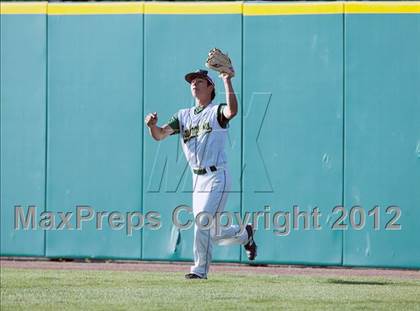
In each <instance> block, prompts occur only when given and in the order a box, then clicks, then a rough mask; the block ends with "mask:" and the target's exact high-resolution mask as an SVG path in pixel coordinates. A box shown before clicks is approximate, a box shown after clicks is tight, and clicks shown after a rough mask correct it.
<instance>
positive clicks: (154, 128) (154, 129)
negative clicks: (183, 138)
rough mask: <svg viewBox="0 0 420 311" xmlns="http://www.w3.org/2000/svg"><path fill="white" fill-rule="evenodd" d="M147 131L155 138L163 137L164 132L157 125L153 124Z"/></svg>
mask: <svg viewBox="0 0 420 311" xmlns="http://www.w3.org/2000/svg"><path fill="white" fill-rule="evenodd" d="M149 132H150V135H151V136H152V137H153V138H154V139H155V140H161V139H163V138H164V137H165V133H164V131H163V128H161V127H159V126H157V125H153V126H151V127H149Z"/></svg>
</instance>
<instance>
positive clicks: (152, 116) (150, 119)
mask: <svg viewBox="0 0 420 311" xmlns="http://www.w3.org/2000/svg"><path fill="white" fill-rule="evenodd" d="M157 121H158V116H157V113H156V112H153V113H149V114H147V116H146V118H145V119H144V122H146V125H147V126H148V127H152V126H155V125H156V124H157Z"/></svg>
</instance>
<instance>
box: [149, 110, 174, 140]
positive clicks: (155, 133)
mask: <svg viewBox="0 0 420 311" xmlns="http://www.w3.org/2000/svg"><path fill="white" fill-rule="evenodd" d="M157 121H158V116H157V113H156V112H153V113H149V114H148V115H147V116H146V118H145V120H144V122H145V123H146V125H147V127H148V128H149V133H150V135H151V136H152V137H153V139H155V140H162V139H165V138H166V137H168V136H169V135H171V134H172V133H173V132H174V130H173V129H172V128H171V127H170V126H169V125H168V124H164V125H163V126H162V127H159V126H158V125H157Z"/></svg>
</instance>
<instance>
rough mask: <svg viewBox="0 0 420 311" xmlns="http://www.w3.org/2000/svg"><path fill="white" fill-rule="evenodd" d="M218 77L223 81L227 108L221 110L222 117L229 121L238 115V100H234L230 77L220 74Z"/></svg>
mask: <svg viewBox="0 0 420 311" xmlns="http://www.w3.org/2000/svg"><path fill="white" fill-rule="evenodd" d="M220 77H221V78H222V80H223V84H224V86H225V92H226V103H227V106H226V108H225V109H223V115H224V116H225V117H226V119H228V120H230V119H232V118H233V117H234V116H236V114H237V113H238V100H237V99H236V95H235V91H234V90H233V86H232V81H231V79H232V77H231V76H230V75H229V74H227V73H222V74H221V75H220Z"/></svg>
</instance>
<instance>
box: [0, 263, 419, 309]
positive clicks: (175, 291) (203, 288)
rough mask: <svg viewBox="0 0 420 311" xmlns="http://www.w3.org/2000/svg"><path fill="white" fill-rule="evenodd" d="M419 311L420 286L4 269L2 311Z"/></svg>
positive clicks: (227, 275)
mask: <svg viewBox="0 0 420 311" xmlns="http://www.w3.org/2000/svg"><path fill="white" fill-rule="evenodd" d="M19 309H28V310H29V309H30V310H62V309H77V310H188V309H189V310H247V309H249V310H253V309H264V310H269V309H277V310H344V309H345V310H420V280H406V279H396V278H376V277H375V278H372V277H369V278H367V277H307V276H274V275H254V274H239V275H237V274H233V273H224V274H222V273H213V274H211V279H209V280H185V279H183V274H182V273H166V272H165V273H156V272H153V273H152V272H115V271H82V270H75V271H74V270H73V271H70V270H29V269H11V268H2V269H1V310H19Z"/></svg>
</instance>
